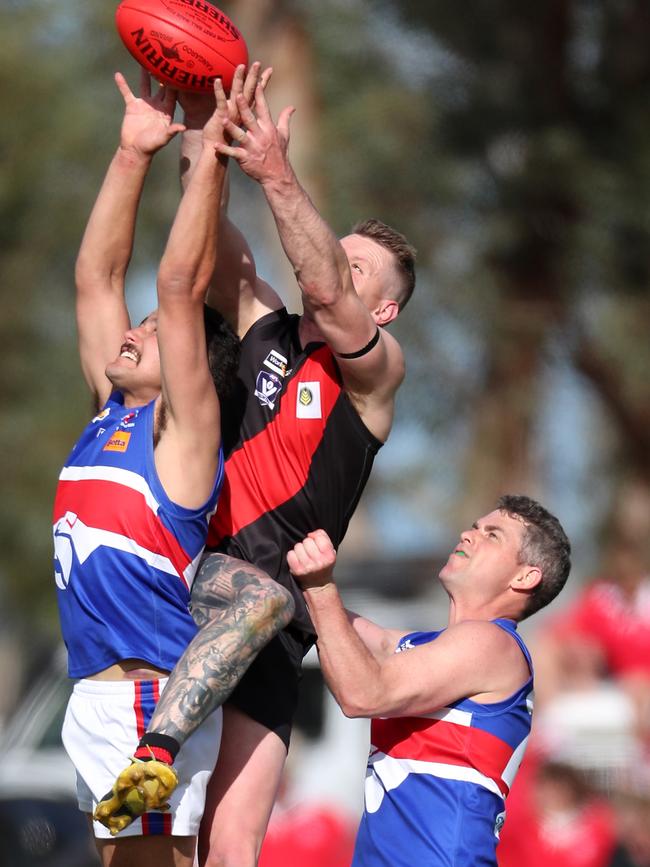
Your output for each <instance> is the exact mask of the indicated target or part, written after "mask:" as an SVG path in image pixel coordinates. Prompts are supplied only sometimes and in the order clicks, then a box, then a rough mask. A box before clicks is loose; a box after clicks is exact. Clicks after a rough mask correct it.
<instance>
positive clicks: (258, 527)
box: [202, 87, 415, 867]
mask: <svg viewBox="0 0 650 867" xmlns="http://www.w3.org/2000/svg"><path fill="white" fill-rule="evenodd" d="M238 108H239V113H240V118H241V124H240V125H239V126H237V125H235V124H233V123H231V124H230V128H229V129H228V130H227V131H228V132H229V133H230V135H231V136H232V145H231V146H230V147H228V146H225V145H224V146H219V148H218V150H219V151H220V152H221V153H222V154H224V155H226V156H229V157H230V158H232V159H234V160H236V161H237V162H238V163H239V165H240V167H241V168H242V169H243V171H244V172H245V173H246V174H247V175H248V176H249V177H251V178H253V179H254V180H256V181H257V182H258V183H260V185H261V187H262V190H263V192H264V194H265V196H266V199H267V201H268V204H269V206H270V208H271V211H272V213H273V216H274V218H275V221H276V224H277V227H278V232H279V235H280V239H281V242H282V245H283V247H284V250H285V252H286V254H287V256H288V258H289V260H290V262H291V264H292V266H293V269H294V272H295V274H296V277H297V280H298V284H299V286H300V290H301V293H302V300H303V314H302V315H301V316H295V315H293V316H292V315H289V314H288V313H287V311H286V310H285V308H284V304H283V302H282V300H281V299H280V297H279V296H278V295H277V294H276V292H275V291H274V290H273V289H272V288H271V287H270V286H269V285H268V284H267V283H266V282H264V281H263V280H261V279H260V278H259V277H258V276H257V274H256V272H255V267H254V262H253V257H252V255H251V253H250V250H249V249H248V246H247V245H246V244H245V242H244V241H243V239H242V238H241V235H239V234H238V233H237V230H236V229H235V228H234V227H233V226H232V224H231V225H230V226H229V227H228V231H229V232H230V237H229V238H225V236H224V238H225V240H224V243H226V242H227V243H229V244H230V247H229V249H230V250H231V251H232V250H234V249H238V250H239V252H238V254H237V255H238V259H237V262H238V263H243V265H244V268H243V276H242V268H239V269H238V268H235V269H233V272H232V273H233V274H234V275H235V279H232V280H231V282H230V283H229V282H228V279H227V276H226V278H225V279H218V280H217V281H215V284H214V286H213V288H212V290H211V292H210V296H209V298H208V302H209V303H210V304H211V305H213V306H214V307H216V308H217V309H219V310H220V311H221V312H222V313H223V314H224V315H226V316H227V317H228V318H229V319H230V321H231V323H232V324H233V325H234V326H235V327H236V328H237V330H238V332H239V334H240V336H241V338H242V346H241V349H242V353H241V361H240V369H239V384H240V390H239V394H238V396H237V397H236V401H237V405H236V406H235V407H234V410H235V411H234V412H233V407H232V406H229V407H227V408H225V409H224V417H225V418H226V419H227V420H226V423H225V427H224V442H225V443H226V449H227V451H226V455H227V461H226V484H225V488H224V492H223V494H222V499H221V507H220V511H219V513H218V514H217V516H215V519H214V520H213V523H212V527H211V534H210V537H209V539H208V546H214V547H216V548H217V550H218V551H220V552H223V553H226V554H230V555H233V556H236V557H241V558H243V559H245V560H248V561H250V562H253V563H255V564H256V565H257V566H259V567H261V568H262V569H264V571H266V572H267V573H268V574H270V575H271V577H273V578H275V579H276V580H277V581H279V582H280V583H282V584H284V585H285V586H287V587H288V588H289V589H290V590H291V591H292V593H294V599H295V602H296V612H295V615H294V620H293V622H292V623H291V624H290V626H289V627H288V628H287V629H286V630H284V631H283V632H282V633H280V635H278V636H277V637H276V638H275V639H273V640H272V641H271V642H270V644H269V645H267V647H266V648H264V650H262V652H261V653H260V654H259V655H258V657H257V658H256V660H255V661H254V663H253V665H252V666H251V668H250V669H249V670H248V671H247V673H246V674H245V675H244V677H243V679H242V681H241V683H240V684H239V686H238V687H237V688H236V689H235V691H234V692H233V694H232V695H231V697H230V699H229V701H228V702H227V704H226V706H225V707H224V711H225V716H224V719H225V722H224V740H223V742H222V750H221V753H220V758H219V762H218V765H217V769H216V771H215V774H214V775H213V779H212V783H211V801H210V806H208V807H207V808H206V814H205V817H204V828H203V829H202V833H204V832H205V839H204V849H205V853H204V857H205V858H206V863H207V864H217V863H219V864H224V863H225V864H237V865H246V867H248V865H250V867H252V865H254V864H255V863H256V859H257V854H258V852H259V847H260V846H261V841H262V837H263V834H264V830H265V828H266V824H267V822H268V817H269V814H270V810H271V806H272V804H273V800H274V797H275V793H276V791H277V786H278V783H279V780H280V774H281V771H282V767H283V765H284V761H285V757H286V747H287V746H288V738H289V732H290V725H291V718H292V715H293V712H294V710H295V703H296V698H297V681H298V669H299V665H300V660H301V659H302V656H303V655H304V653H305V651H306V649H307V648H308V647H309V646H310V644H311V643H312V642H313V640H314V629H313V625H312V624H311V621H310V619H309V616H308V613H307V611H306V609H305V607H304V601H303V598H302V594H301V593H300V591H299V590H298V588H297V586H296V584H295V582H294V580H293V578H292V577H291V575H290V573H289V570H288V567H287V563H286V554H287V552H288V551H289V550H290V549H291V546H292V545H293V544H295V542H296V541H300V534H301V532H302V531H303V530H309V529H313V528H315V527H318V526H321V525H322V522H324V523H325V524H326V525H327V527H328V533H329V532H331V533H332V534H333V537H332V538H333V541H334V544H335V546H336V547H338V545H339V544H340V542H341V541H342V539H343V536H344V535H345V532H346V529H347V525H348V522H349V520H350V517H351V515H352V513H353V511H354V509H355V507H356V505H357V503H358V501H359V498H360V496H361V493H362V491H363V488H364V486H365V484H366V482H367V479H368V476H369V474H370V470H371V468H372V463H373V459H374V456H375V454H376V453H377V451H378V449H379V448H380V446H381V444H382V443H383V442H384V441H385V440H386V439H387V437H388V434H389V432H390V428H391V425H392V421H393V408H394V399H395V394H396V392H397V389H398V388H399V386H400V384H401V382H402V379H403V376H404V361H403V356H402V351H401V349H400V347H399V345H398V343H397V341H396V340H395V339H394V338H393V337H392V336H391V335H390V334H389V333H387V332H386V331H385V329H384V327H383V326H385V325H388V324H389V323H390V322H391V321H392V320H393V319H395V317H396V316H397V315H398V313H399V312H400V310H401V309H403V307H404V305H405V304H406V302H407V301H408V299H409V297H410V295H411V293H412V291H413V286H414V282H415V273H414V250H413V248H412V247H411V246H410V245H409V244H408V242H407V241H406V240H405V238H404V237H403V236H402V235H400V234H399V233H398V232H395V231H394V230H393V229H391V228H390V227H388V226H386V225H385V224H383V223H380V222H379V221H376V220H371V221H368V222H366V223H363V224H360V225H358V226H356V227H355V228H354V230H353V232H352V233H351V234H350V235H348V236H346V237H344V238H342V239H341V240H340V241H339V240H338V239H337V238H336V237H335V235H334V234H333V232H332V231H331V229H330V228H329V226H328V225H327V224H326V223H325V222H324V220H323V219H322V218H321V217H320V215H319V214H318V212H317V211H316V209H315V208H314V205H313V204H312V202H311V200H310V198H309V196H308V195H307V193H306V192H305V190H304V189H303V188H302V186H301V185H300V183H299V182H298V180H297V178H296V176H295V173H294V171H293V169H292V167H291V164H290V162H289V159H288V156H287V149H288V142H289V118H290V116H291V113H292V111H293V109H290V108H289V109H285V110H284V111H283V112H282V114H281V115H280V117H279V120H278V123H277V125H276V124H275V123H274V121H273V119H272V118H271V115H270V112H269V109H268V106H267V104H266V100H265V97H264V92H263V88H261V87H258V90H257V93H256V101H255V106H254V111H253V110H251V109H250V108H249V107H248V105H247V104H246V103H245V101H244V100H243V99H240V100H239V102H238ZM230 255H232V253H231V254H230ZM222 261H223V260H222ZM228 273H229V272H227V274H228ZM231 423H232V424H233V425H234V429H233V428H231V427H230V424H231ZM216 556H217V558H218V556H219V555H216ZM210 559H211V558H208V560H207V562H206V564H205V565H204V571H205V569H206V566H207V564H208V563H210ZM216 562H217V563H218V562H219V561H218V559H217V561H216ZM210 807H211V809H210ZM208 835H209V837H208ZM208 841H209V847H208ZM208 849H209V854H208Z"/></svg>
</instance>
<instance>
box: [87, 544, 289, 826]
mask: <svg viewBox="0 0 650 867" xmlns="http://www.w3.org/2000/svg"><path fill="white" fill-rule="evenodd" d="M293 610H294V602H293V597H292V596H291V594H290V593H289V591H288V590H285V588H284V587H282V586H281V585H280V584H278V583H277V582H276V581H273V580H272V579H271V578H269V576H268V575H266V574H265V573H264V572H262V571H261V570H260V569H257V568H256V567H255V566H252V565H251V564H250V563H246V562H244V561H243V560H236V559H234V558H233V557H227V556H226V555H224V554H208V555H207V556H206V557H205V558H204V559H203V562H202V564H201V567H200V569H199V571H198V573H197V576H196V579H195V581H194V587H193V588H192V615H193V617H194V619H195V620H196V623H197V625H198V627H199V631H198V632H197V634H196V635H195V636H194V638H193V639H192V641H191V642H190V644H189V646H188V648H187V650H186V651H185V653H184V654H183V655H182V656H181V658H180V659H179V660H178V662H177V663H176V667H175V668H174V670H173V671H172V673H171V674H170V675H169V680H168V682H167V686H166V687H165V689H164V691H163V693H162V696H161V697H160V700H159V701H158V704H157V706H156V709H155V711H154V715H153V717H152V719H151V723H150V725H149V728H148V730H147V732H146V734H145V736H144V738H142V740H141V741H140V746H139V747H138V749H137V750H136V752H135V755H134V757H133V760H132V763H131V765H130V766H129V767H128V768H125V769H124V770H123V771H122V773H121V774H120V775H119V776H118V778H117V780H116V781H115V784H114V785H113V788H112V789H111V791H110V792H108V793H107V794H106V795H104V797H103V798H102V799H101V801H100V802H99V803H98V805H97V808H96V810H95V814H94V817H95V819H96V820H97V821H98V822H101V823H102V824H103V825H105V826H106V827H107V828H109V829H110V832H111V834H113V835H115V834H118V833H119V832H120V831H122V830H124V828H126V827H127V826H128V825H130V824H131V822H132V821H133V820H134V819H135V818H136V817H137V816H140V815H142V813H143V812H146V811H148V810H152V809H164V808H165V804H166V801H167V799H168V798H169V795H170V794H171V793H172V792H173V791H174V789H175V788H176V785H177V783H178V778H177V776H176V773H175V772H174V770H173V768H172V767H170V765H171V764H172V763H173V761H174V757H175V755H176V753H177V752H178V749H179V747H180V746H181V745H182V744H183V743H185V741H186V740H187V738H188V737H189V736H190V735H191V734H192V732H193V731H194V730H195V729H196V728H198V726H199V725H200V724H201V723H202V722H203V720H204V719H205V718H206V717H207V716H208V715H209V714H210V712H211V711H213V710H214V709H215V708H216V707H219V705H221V704H223V702H224V701H225V700H226V699H227V698H228V696H229V695H230V693H231V692H232V691H233V689H234V688H235V686H236V685H237V683H238V682H239V680H240V678H241V676H242V675H243V674H244V672H245V671H246V669H247V668H248V666H249V665H250V664H251V662H252V661H253V659H254V658H255V656H256V655H257V653H258V652H259V651H260V650H261V649H262V647H264V645H265V644H266V643H267V642H269V641H270V640H271V639H272V638H273V636H274V635H276V634H277V633H278V632H279V631H280V630H281V629H283V628H284V627H285V626H286V625H287V624H288V623H289V621H290V620H291V618H292V617H293ZM159 759H160V761H159Z"/></svg>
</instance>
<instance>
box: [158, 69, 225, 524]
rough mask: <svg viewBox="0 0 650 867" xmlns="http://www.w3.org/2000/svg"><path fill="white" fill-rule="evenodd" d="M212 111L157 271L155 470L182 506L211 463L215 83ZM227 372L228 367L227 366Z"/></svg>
mask: <svg viewBox="0 0 650 867" xmlns="http://www.w3.org/2000/svg"><path fill="white" fill-rule="evenodd" d="M215 93H216V95H217V102H216V108H215V111H214V113H213V115H212V117H211V118H210V120H209V121H208V122H207V123H206V124H205V126H204V129H203V133H202V147H201V153H200V155H199V156H198V159H197V161H196V166H195V168H194V171H193V173H192V177H191V179H190V181H189V183H188V185H187V189H186V191H185V193H184V195H183V197H182V199H181V201H180V204H179V206H178V210H177V212H176V217H175V219H174V223H173V226H172V229H171V232H170V234H169V239H168V241H167V246H166V248H165V252H164V254H163V257H162V260H161V262H160V268H159V271H158V317H157V330H158V347H159V353H160V367H161V376H162V395H161V400H162V403H163V407H164V410H163V414H162V421H159V434H160V438H159V441H158V444H157V446H156V450H155V460H156V468H157V470H158V475H159V476H160V479H161V481H162V483H163V486H164V487H165V490H166V492H167V494H168V495H169V496H170V497H171V499H172V500H174V501H175V502H176V503H179V504H180V505H182V506H186V507H189V508H196V507H198V506H200V505H202V504H203V503H204V502H205V501H206V500H207V499H208V497H209V496H210V493H211V490H212V487H213V484H214V479H215V474H216V470H217V465H218V460H219V446H220V416H219V400H218V398H217V394H216V390H215V386H214V382H213V379H212V375H211V372H210V367H209V364H208V354H207V347H206V338H205V325H204V316H203V304H204V297H205V292H206V289H207V287H208V284H209V282H210V278H211V277H212V273H213V270H214V264H215V259H216V250H217V236H218V226H219V215H220V207H219V203H220V200H221V195H222V190H223V183H224V177H225V172H226V160H225V159H224V158H223V157H221V156H219V155H218V154H216V152H215V144H216V142H217V140H222V136H223V122H224V121H225V119H226V116H227V106H226V97H225V94H224V92H223V89H222V87H221V82H220V81H219V80H217V82H216V84H215ZM233 373H234V369H233Z"/></svg>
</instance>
